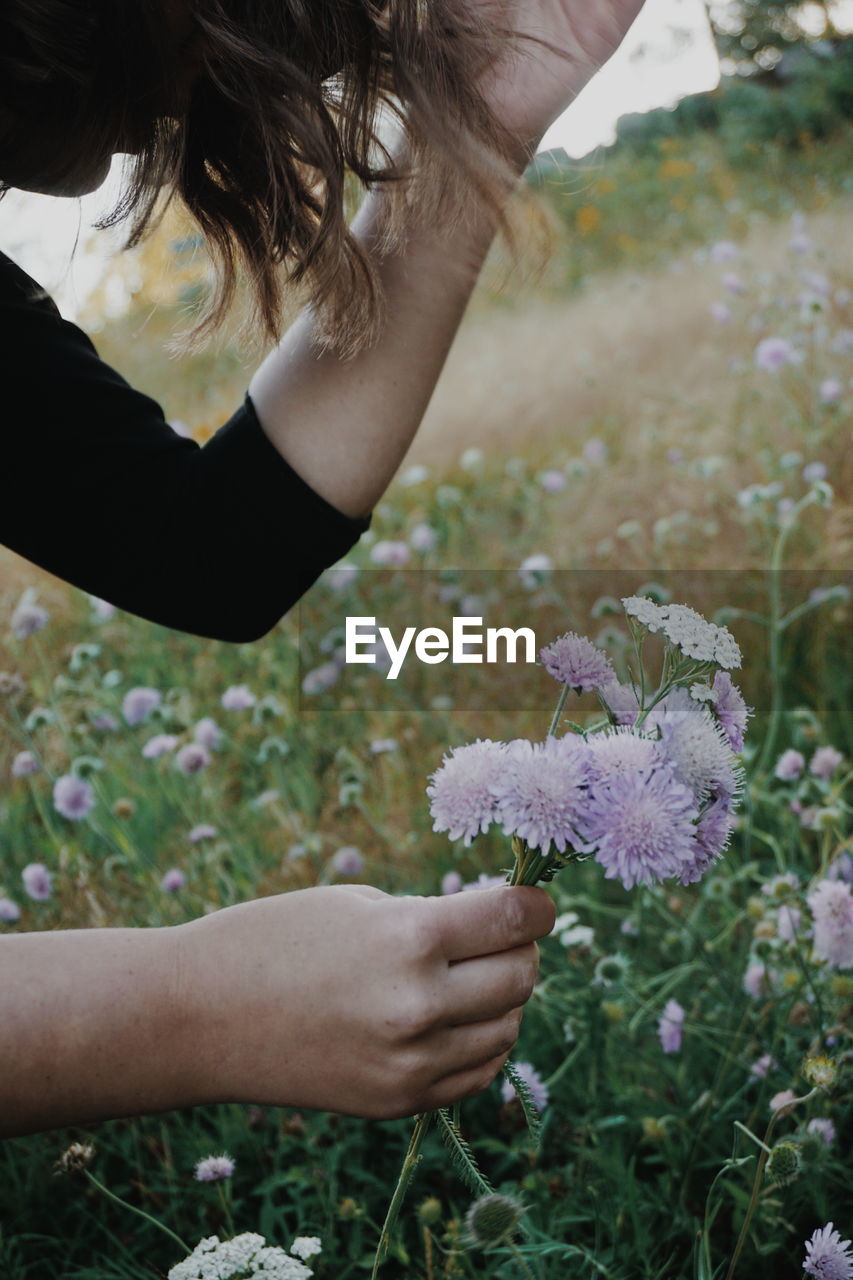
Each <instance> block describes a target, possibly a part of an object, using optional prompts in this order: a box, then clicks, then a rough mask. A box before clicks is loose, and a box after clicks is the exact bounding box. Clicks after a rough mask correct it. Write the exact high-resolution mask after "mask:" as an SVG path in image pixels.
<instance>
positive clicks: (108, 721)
mask: <svg viewBox="0 0 853 1280" xmlns="http://www.w3.org/2000/svg"><path fill="white" fill-rule="evenodd" d="M118 727H119V723H118V720H116V718H115V716H111V715H110V713H109V711H99V712H98V714H97V715H94V716H92V728H93V729H97V730H99V732H100V733H115V731H116V729H117V728H118Z"/></svg>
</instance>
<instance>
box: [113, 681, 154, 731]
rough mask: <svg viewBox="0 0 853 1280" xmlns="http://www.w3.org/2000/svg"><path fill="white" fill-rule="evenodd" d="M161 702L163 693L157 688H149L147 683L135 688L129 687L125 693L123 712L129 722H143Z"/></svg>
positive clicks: (131, 723)
mask: <svg viewBox="0 0 853 1280" xmlns="http://www.w3.org/2000/svg"><path fill="white" fill-rule="evenodd" d="M160 702H161V695H160V694H159V693H158V691H157V690H156V689H149V688H147V687H146V686H145V685H139V686H138V687H137V688H135V689H128V691H127V693H126V694H125V695H124V698H123V699H122V704H121V713H122V715H123V716H124V719H125V722H126V723H127V724H129V725H137V724H142V721H143V720H147V719H148V717H149V716H150V715H151V712H152V711H153V710H154V709H155V707H159V705H160Z"/></svg>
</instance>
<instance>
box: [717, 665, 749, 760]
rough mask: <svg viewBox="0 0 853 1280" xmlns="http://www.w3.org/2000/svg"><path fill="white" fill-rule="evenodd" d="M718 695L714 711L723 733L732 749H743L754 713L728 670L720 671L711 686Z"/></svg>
mask: <svg viewBox="0 0 853 1280" xmlns="http://www.w3.org/2000/svg"><path fill="white" fill-rule="evenodd" d="M711 688H712V689H713V691H714V693H715V694H716V695H717V697H716V701H715V702H714V712H715V714H716V717H717V719H718V720H719V722H720V726H721V728H722V730H723V733H724V734H725V735H726V737H727V738H728V741H729V746H730V747H731V749H732V751H742V750H743V738H744V734H745V733H746V722H747V720H748V718H749V717H750V716H751V715H752V708H751V707H748V706H747V705H746V703H745V702H744V700H743V694H742V693H741V691H740V689H739V688H738V687H737V685H736V684H733V683H732V678H731V676H730V675H729V673H728V671H718V672H717V674H716V675H715V676H714V683H713V685H712V686H711Z"/></svg>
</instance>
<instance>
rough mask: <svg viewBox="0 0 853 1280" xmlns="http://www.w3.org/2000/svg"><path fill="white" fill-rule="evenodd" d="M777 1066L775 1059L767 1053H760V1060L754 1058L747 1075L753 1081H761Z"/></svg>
mask: <svg viewBox="0 0 853 1280" xmlns="http://www.w3.org/2000/svg"><path fill="white" fill-rule="evenodd" d="M776 1066H777V1063H776V1061H775V1059H774V1058H773V1057H772V1056H771V1055H770V1054H769V1053H762V1055H761V1057H760V1058H756V1059H755V1062H753V1064H752V1066H751V1067H750V1068H749V1074H750V1077H751V1079H753V1080H763V1078H764V1077H765V1076H766V1075H767V1073H768V1072H769V1071H772V1070H774V1069H775V1067H776Z"/></svg>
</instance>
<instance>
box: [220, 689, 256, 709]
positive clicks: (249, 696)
mask: <svg viewBox="0 0 853 1280" xmlns="http://www.w3.org/2000/svg"><path fill="white" fill-rule="evenodd" d="M222 705H223V707H224V708H225V710H226V711H248V709H249V707H253V706H254V705H255V695H254V694H253V693H252V690H251V689H250V688H249V686H248V685H247V684H232V685H231V686H230V687H229V688H228V689H226V690H225V692H224V693H223V695H222Z"/></svg>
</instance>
